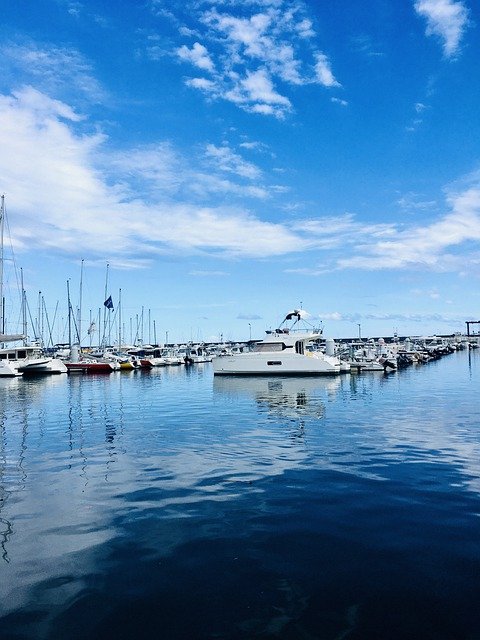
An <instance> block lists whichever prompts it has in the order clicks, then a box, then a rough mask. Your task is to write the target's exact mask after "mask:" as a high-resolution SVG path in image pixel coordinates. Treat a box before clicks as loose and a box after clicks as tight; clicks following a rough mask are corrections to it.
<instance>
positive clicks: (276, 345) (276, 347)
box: [254, 342, 287, 353]
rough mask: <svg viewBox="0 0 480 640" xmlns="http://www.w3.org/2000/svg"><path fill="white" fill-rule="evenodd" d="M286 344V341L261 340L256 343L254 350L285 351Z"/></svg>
mask: <svg viewBox="0 0 480 640" xmlns="http://www.w3.org/2000/svg"><path fill="white" fill-rule="evenodd" d="M286 348H287V347H286V345H285V343H284V342H259V343H258V344H256V345H255V348H254V351H257V352H265V351H268V352H270V353H271V352H272V351H283V350H284V349H286Z"/></svg>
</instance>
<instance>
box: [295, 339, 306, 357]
mask: <svg viewBox="0 0 480 640" xmlns="http://www.w3.org/2000/svg"><path fill="white" fill-rule="evenodd" d="M295 353H301V354H302V355H303V353H305V344H304V343H303V342H302V341H301V340H299V341H298V342H296V343H295Z"/></svg>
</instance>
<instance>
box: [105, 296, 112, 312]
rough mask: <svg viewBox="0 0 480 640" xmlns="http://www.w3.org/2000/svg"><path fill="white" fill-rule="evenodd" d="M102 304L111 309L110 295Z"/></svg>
mask: <svg viewBox="0 0 480 640" xmlns="http://www.w3.org/2000/svg"><path fill="white" fill-rule="evenodd" d="M103 305H104V306H105V307H107V309H113V302H112V296H108V298H107V299H106V300H105V302H104V303H103Z"/></svg>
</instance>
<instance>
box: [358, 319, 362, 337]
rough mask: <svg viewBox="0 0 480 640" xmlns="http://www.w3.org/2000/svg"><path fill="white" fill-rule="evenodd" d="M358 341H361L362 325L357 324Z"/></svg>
mask: <svg viewBox="0 0 480 640" xmlns="http://www.w3.org/2000/svg"><path fill="white" fill-rule="evenodd" d="M358 339H359V340H361V339H362V325H361V324H360V323H358Z"/></svg>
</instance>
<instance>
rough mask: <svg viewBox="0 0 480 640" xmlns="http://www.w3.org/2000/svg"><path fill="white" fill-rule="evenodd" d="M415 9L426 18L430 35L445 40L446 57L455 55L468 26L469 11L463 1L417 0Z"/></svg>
mask: <svg viewBox="0 0 480 640" xmlns="http://www.w3.org/2000/svg"><path fill="white" fill-rule="evenodd" d="M414 7H415V11H416V12H417V13H418V14H419V15H421V16H422V17H424V18H426V20H427V30H426V33H427V35H428V36H432V35H433V36H438V37H439V38H440V39H441V40H442V41H443V53H444V55H445V57H447V58H451V57H452V56H455V55H456V54H457V53H458V51H459V48H460V42H461V39H462V37H463V34H464V32H465V30H466V28H467V26H468V11H467V9H466V7H465V5H464V3H463V2H460V1H456V0H416V1H415V4H414Z"/></svg>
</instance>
